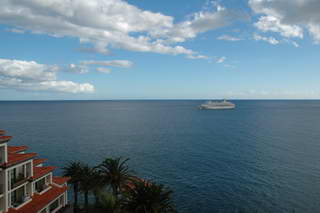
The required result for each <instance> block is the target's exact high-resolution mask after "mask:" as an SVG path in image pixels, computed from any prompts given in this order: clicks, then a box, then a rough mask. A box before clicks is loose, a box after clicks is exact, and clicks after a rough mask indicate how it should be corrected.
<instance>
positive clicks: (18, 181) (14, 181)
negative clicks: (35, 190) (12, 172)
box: [11, 173, 28, 189]
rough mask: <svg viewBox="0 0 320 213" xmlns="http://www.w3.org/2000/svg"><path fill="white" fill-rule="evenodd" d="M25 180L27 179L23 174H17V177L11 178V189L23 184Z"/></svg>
mask: <svg viewBox="0 0 320 213" xmlns="http://www.w3.org/2000/svg"><path fill="white" fill-rule="evenodd" d="M27 180H28V179H27V177H26V176H24V174H22V173H20V174H18V176H17V177H16V178H13V179H12V180H11V189H13V188H15V187H17V186H19V185H21V184H23V183H25V182H26V181H27Z"/></svg>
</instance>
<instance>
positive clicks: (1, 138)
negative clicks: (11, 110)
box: [0, 136, 12, 143]
mask: <svg viewBox="0 0 320 213" xmlns="http://www.w3.org/2000/svg"><path fill="white" fill-rule="evenodd" d="M11 138H12V136H0V143H5V142H8V141H9V140H10V139H11Z"/></svg>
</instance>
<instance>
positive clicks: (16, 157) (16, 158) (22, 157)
mask: <svg viewBox="0 0 320 213" xmlns="http://www.w3.org/2000/svg"><path fill="white" fill-rule="evenodd" d="M35 156H37V153H25V154H18V153H8V162H7V163H3V164H2V165H0V167H9V166H13V165H16V164H18V163H21V162H24V161H27V160H30V159H32V158H33V157H35Z"/></svg>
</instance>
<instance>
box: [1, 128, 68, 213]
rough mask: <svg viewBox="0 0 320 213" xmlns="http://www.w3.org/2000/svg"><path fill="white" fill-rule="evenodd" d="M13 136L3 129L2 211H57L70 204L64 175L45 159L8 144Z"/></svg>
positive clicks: (28, 212) (7, 212)
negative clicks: (56, 171)
mask: <svg viewBox="0 0 320 213" xmlns="http://www.w3.org/2000/svg"><path fill="white" fill-rule="evenodd" d="M11 138H12V137H11V136H5V131H3V130H0V213H55V212H58V211H59V210H60V209H62V208H63V207H65V206H66V205H67V204H68V197H67V181H68V180H69V179H68V178H65V177H55V176H53V173H52V172H53V171H54V170H55V169H56V167H54V166H44V165H43V164H44V162H45V161H46V159H41V158H36V156H37V154H36V153H25V151H26V150H27V149H28V147H26V146H9V145H8V144H7V143H8V142H9V141H10V139H11Z"/></svg>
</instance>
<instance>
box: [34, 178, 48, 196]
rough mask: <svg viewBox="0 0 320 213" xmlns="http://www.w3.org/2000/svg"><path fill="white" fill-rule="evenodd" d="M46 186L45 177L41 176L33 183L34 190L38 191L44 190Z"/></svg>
mask: <svg viewBox="0 0 320 213" xmlns="http://www.w3.org/2000/svg"><path fill="white" fill-rule="evenodd" d="M46 188H48V185H47V184H46V178H42V179H41V180H38V181H37V182H36V183H35V190H36V191H37V192H38V193H40V192H42V191H43V190H45V189H46Z"/></svg>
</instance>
